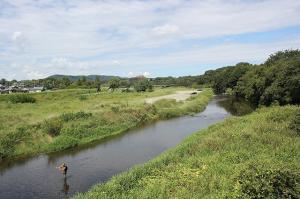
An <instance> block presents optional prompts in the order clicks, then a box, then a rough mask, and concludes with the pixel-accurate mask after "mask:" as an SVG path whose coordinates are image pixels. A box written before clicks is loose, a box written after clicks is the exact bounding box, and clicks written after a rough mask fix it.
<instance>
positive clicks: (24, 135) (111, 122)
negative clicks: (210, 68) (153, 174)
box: [0, 88, 212, 159]
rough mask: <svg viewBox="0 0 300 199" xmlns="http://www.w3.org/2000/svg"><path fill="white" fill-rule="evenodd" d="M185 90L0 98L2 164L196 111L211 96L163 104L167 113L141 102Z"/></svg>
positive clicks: (77, 92) (80, 91)
mask: <svg viewBox="0 0 300 199" xmlns="http://www.w3.org/2000/svg"><path fill="white" fill-rule="evenodd" d="M183 89H185V88H167V89H156V90H155V91H154V92H144V93H136V92H132V93H121V92H114V93H111V92H108V91H104V92H101V93H100V94H96V93H95V90H84V89H77V90H66V91H56V92H48V93H39V94H32V95H30V96H31V97H34V98H35V99H36V100H37V101H36V103H34V104H29V103H26V104H13V103H11V102H9V101H8V100H7V99H8V98H9V97H10V96H9V95H2V96H0V108H1V109H0V110H1V112H0V127H1V129H0V159H1V158H11V157H16V156H24V155H34V154H38V153H49V152H54V151H60V150H64V149H68V148H71V147H75V146H78V145H83V144H87V143H89V142H92V141H95V140H100V139H103V138H106V137H108V136H112V135H116V134H119V133H122V132H125V131H126V130H128V129H131V128H134V127H137V126H140V125H143V124H145V123H149V122H153V121H156V120H159V119H166V118H170V117H175V116H180V115H184V114H191V113H193V112H198V111H201V110H202V109H204V107H205V106H206V104H207V103H208V101H209V99H210V98H211V97H212V91H211V90H209V89H207V90H205V91H204V92H203V93H201V94H200V95H198V96H197V97H193V98H191V99H189V100H187V101H186V102H184V103H183V102H172V101H168V100H167V101H165V102H164V103H165V104H168V103H170V104H171V105H170V106H169V108H168V109H165V108H164V109H163V108H162V107H161V105H160V104H159V102H158V103H157V104H154V105H149V104H145V103H144V100H145V98H147V97H153V96H160V95H166V94H170V93H173V92H174V91H177V90H183ZM83 96H84V97H83ZM174 111H176V114H174V113H173V112H174ZM165 115H168V117H166V116H165Z"/></svg>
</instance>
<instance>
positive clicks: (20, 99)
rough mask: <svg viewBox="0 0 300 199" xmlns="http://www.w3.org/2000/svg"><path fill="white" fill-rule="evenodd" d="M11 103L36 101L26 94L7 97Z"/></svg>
mask: <svg viewBox="0 0 300 199" xmlns="http://www.w3.org/2000/svg"><path fill="white" fill-rule="evenodd" d="M8 100H9V101H10V102H11V103H14V104H17V103H35V102H36V99H35V98H34V97H32V96H31V95H28V94H11V95H9V97H8Z"/></svg>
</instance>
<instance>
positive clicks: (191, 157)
mask: <svg viewBox="0 0 300 199" xmlns="http://www.w3.org/2000/svg"><path fill="white" fill-rule="evenodd" d="M299 112H300V108H299V107H297V106H285V107H271V108H261V109H259V110H257V111H256V112H254V113H252V114H250V115H247V116H243V117H232V118H230V119H227V120H225V121H224V122H222V123H219V124H216V125H213V126H210V127H209V128H207V129H205V130H201V131H199V132H198V133H196V134H194V135H192V136H190V137H189V138H188V139H186V140H185V141H184V142H183V143H182V144H180V145H179V146H177V147H176V148H174V149H171V150H169V151H167V152H165V153H163V154H162V155H160V156H159V157H157V158H155V159H154V160H152V161H150V162H149V163H146V164H144V165H141V166H137V167H135V168H133V169H131V170H130V171H128V172H125V173H123V174H121V175H118V176H116V177H113V178H112V180H110V181H108V182H107V183H105V184H100V185H96V186H94V187H93V188H92V189H91V190H90V191H89V192H87V193H85V194H79V195H77V196H76V197H75V198H76V199H85V198H249V199H250V198H299V197H300V187H299V186H300V172H299V171H300V153H299V151H300V137H299V135H300V134H299V128H300V127H299V126H300V122H299V121H300V120H299Z"/></svg>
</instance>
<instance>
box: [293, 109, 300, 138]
mask: <svg viewBox="0 0 300 199" xmlns="http://www.w3.org/2000/svg"><path fill="white" fill-rule="evenodd" d="M291 128H292V129H293V130H295V131H296V132H297V133H298V135H300V113H296V115H295V118H294V119H293V121H292V124H291Z"/></svg>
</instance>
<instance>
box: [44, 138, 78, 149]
mask: <svg viewBox="0 0 300 199" xmlns="http://www.w3.org/2000/svg"><path fill="white" fill-rule="evenodd" d="M78 142H79V141H78V140H77V139H75V138H73V137H70V136H65V135H64V136H59V137H57V138H55V140H54V141H53V142H52V143H51V144H50V145H49V146H48V150H49V151H51V152H52V151H60V150H64V149H69V148H72V147H75V146H77V145H78Z"/></svg>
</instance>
